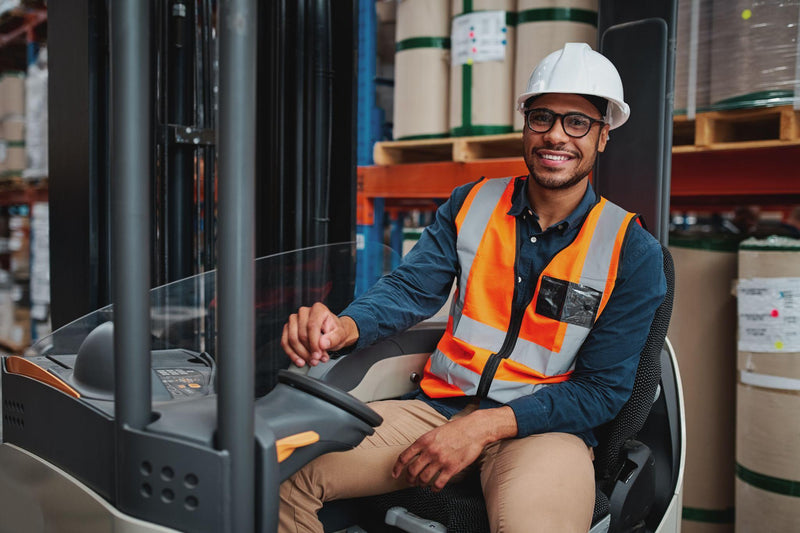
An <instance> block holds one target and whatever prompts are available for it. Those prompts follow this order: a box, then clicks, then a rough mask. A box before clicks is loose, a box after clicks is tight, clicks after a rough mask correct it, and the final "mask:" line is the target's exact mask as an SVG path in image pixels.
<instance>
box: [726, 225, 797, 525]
mask: <svg viewBox="0 0 800 533" xmlns="http://www.w3.org/2000/svg"><path fill="white" fill-rule="evenodd" d="M799 303H800V240H794V239H787V238H774V237H773V238H770V239H766V240H761V241H759V240H755V239H748V240H747V241H744V242H743V243H742V245H741V247H740V250H739V285H738V312H739V341H738V342H739V355H738V365H737V367H738V371H739V380H738V383H737V385H736V531H737V533H749V532H753V533H778V532H787V531H797V530H798V525H799V524H800V461H798V457H799V456H800V416H798V413H800V328H798V324H800V305H798V304H799Z"/></svg>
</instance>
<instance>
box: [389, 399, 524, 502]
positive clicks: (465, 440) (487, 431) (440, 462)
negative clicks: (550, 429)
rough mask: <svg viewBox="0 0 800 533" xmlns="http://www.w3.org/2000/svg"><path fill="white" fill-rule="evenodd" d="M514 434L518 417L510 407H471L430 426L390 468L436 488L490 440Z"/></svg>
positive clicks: (413, 482) (395, 473)
mask: <svg viewBox="0 0 800 533" xmlns="http://www.w3.org/2000/svg"><path fill="white" fill-rule="evenodd" d="M516 435H517V419H516V417H515V416H514V411H513V410H512V409H511V408H510V407H499V408H497V409H484V410H478V411H474V412H472V413H470V414H468V415H466V416H464V417H461V418H456V419H454V420H451V421H450V422H448V423H447V424H444V425H443V426H439V427H438V428H436V429H433V430H431V431H429V432H427V433H426V434H424V435H423V436H421V437H420V438H419V439H417V441H416V442H414V444H412V445H411V446H409V447H408V448H406V450H405V451H404V452H403V453H401V454H400V456H399V457H398V458H397V462H396V463H395V464H394V467H393V468H392V477H394V478H395V479H397V478H399V477H400V476H401V475H402V473H403V470H405V471H406V480H407V481H408V483H409V484H410V485H418V486H426V485H429V486H430V487H431V488H432V489H433V490H434V491H435V492H438V491H440V490H442V489H443V488H444V486H445V485H447V482H448V481H450V479H451V478H452V477H453V476H454V475H456V474H458V473H459V472H461V471H462V470H464V469H465V468H466V467H468V466H469V465H471V464H472V463H473V462H475V460H476V459H477V458H478V456H480V454H481V452H482V451H483V449H484V448H485V447H486V446H487V445H488V444H491V443H492V442H495V441H497V440H500V439H505V438H511V437H515V436H516Z"/></svg>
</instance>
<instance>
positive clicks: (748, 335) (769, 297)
mask: <svg viewBox="0 0 800 533" xmlns="http://www.w3.org/2000/svg"><path fill="white" fill-rule="evenodd" d="M738 298H739V302H738V309H739V350H740V351H745V352H800V278H752V279H742V280H739V288H738Z"/></svg>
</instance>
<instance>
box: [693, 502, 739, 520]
mask: <svg viewBox="0 0 800 533" xmlns="http://www.w3.org/2000/svg"><path fill="white" fill-rule="evenodd" d="M682 516H683V519H684V520H690V521H692V522H706V523H708V524H733V522H734V518H735V510H734V508H733V507H728V508H727V509H697V508H696V507H686V506H685V505H684V506H683V515H682Z"/></svg>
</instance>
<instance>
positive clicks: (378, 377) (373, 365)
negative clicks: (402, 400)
mask: <svg viewBox="0 0 800 533" xmlns="http://www.w3.org/2000/svg"><path fill="white" fill-rule="evenodd" d="M445 326H446V324H444V323H441V322H423V323H421V324H418V325H416V326H414V327H413V328H410V329H408V330H406V331H404V332H402V333H399V334H397V335H395V336H393V337H390V338H388V339H385V340H383V341H381V342H378V343H376V344H373V345H372V346H368V347H367V348H364V349H362V350H358V351H356V352H353V353H351V354H349V355H347V356H345V357H342V358H340V359H338V360H336V361H335V365H333V367H332V368H330V370H328V371H327V372H325V374H324V375H323V376H321V377H319V378H318V379H320V380H322V381H324V382H325V383H328V384H330V385H333V386H335V387H338V388H340V389H342V390H345V391H348V392H350V394H352V395H353V396H355V397H356V398H358V399H360V400H362V401H365V402H366V401H373V400H379V399H386V398H395V397H398V396H401V395H403V394H405V393H407V392H411V391H412V390H414V389H416V388H417V386H418V384H419V380H420V379H421V378H422V369H423V367H424V366H425V363H426V362H427V361H428V356H429V355H430V353H431V352H432V351H433V350H434V349H435V348H436V344H437V343H438V342H439V339H440V338H441V337H442V334H443V333H444V330H445Z"/></svg>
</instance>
